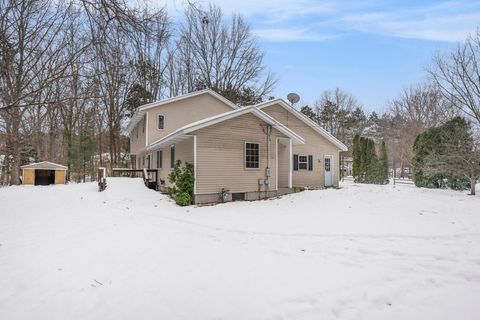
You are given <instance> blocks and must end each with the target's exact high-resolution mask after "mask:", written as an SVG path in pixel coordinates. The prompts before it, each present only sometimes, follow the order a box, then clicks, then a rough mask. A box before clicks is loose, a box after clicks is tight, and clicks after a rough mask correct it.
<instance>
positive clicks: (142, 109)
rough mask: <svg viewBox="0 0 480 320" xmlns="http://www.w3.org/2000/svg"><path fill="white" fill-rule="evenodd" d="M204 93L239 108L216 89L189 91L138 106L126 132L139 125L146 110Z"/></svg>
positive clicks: (233, 107)
mask: <svg viewBox="0 0 480 320" xmlns="http://www.w3.org/2000/svg"><path fill="white" fill-rule="evenodd" d="M202 94H209V95H211V96H212V97H214V98H216V99H218V100H220V101H222V102H223V103H225V104H226V105H227V106H229V107H231V108H232V109H238V106H237V105H236V104H234V103H233V102H231V101H230V100H228V99H226V98H225V97H223V96H222V95H220V94H218V93H216V92H215V91H213V90H211V89H205V90H200V91H195V92H190V93H187V94H184V95H179V96H176V97H172V98H168V99H164V100H161V101H155V102H152V103H147V104H144V105H142V106H140V107H138V108H137V110H135V113H134V114H133V116H132V118H131V119H130V122H129V123H128V125H127V127H126V128H125V131H124V133H125V134H128V133H129V132H131V131H132V130H133V128H135V126H136V125H137V123H138V122H139V120H141V119H142V117H143V116H144V115H145V114H146V113H147V111H146V110H149V109H151V108H155V107H159V106H162V105H164V104H168V103H172V102H175V101H179V100H183V99H188V98H192V97H195V96H199V95H202Z"/></svg>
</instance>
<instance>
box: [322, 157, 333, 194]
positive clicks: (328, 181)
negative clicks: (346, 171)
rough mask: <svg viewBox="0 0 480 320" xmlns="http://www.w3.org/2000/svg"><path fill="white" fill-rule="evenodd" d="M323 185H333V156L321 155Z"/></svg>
mask: <svg viewBox="0 0 480 320" xmlns="http://www.w3.org/2000/svg"><path fill="white" fill-rule="evenodd" d="M323 166H324V177H325V187H331V186H332V185H333V157H332V156H324V157H323Z"/></svg>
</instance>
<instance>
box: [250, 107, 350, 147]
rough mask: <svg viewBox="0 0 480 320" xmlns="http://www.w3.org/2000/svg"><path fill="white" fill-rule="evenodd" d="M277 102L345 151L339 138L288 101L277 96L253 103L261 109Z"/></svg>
mask: <svg viewBox="0 0 480 320" xmlns="http://www.w3.org/2000/svg"><path fill="white" fill-rule="evenodd" d="M277 103H278V104H279V105H280V106H282V107H283V108H284V109H285V110H287V111H289V112H290V113H292V114H293V115H294V116H296V117H297V118H298V119H300V120H302V121H303V122H305V123H306V124H307V125H308V126H309V127H311V128H312V129H313V130H315V131H317V132H318V133H319V134H321V135H322V136H324V137H325V138H326V139H327V140H329V141H330V142H332V143H333V144H335V145H336V146H337V147H338V148H339V149H340V150H342V151H347V150H348V148H347V146H346V145H345V144H343V143H342V142H341V141H340V140H338V139H337V138H335V137H334V136H333V135H332V134H330V133H329V132H328V131H326V130H325V129H323V128H322V127H321V126H319V125H318V124H317V123H315V122H314V121H313V120H312V119H310V118H309V117H307V116H306V115H304V114H303V113H301V112H300V111H298V110H296V109H295V108H293V107H292V106H290V105H289V104H288V103H286V102H285V100H283V99H280V98H277V99H274V100H270V101H266V102H261V103H259V104H257V105H255V106H256V107H257V108H258V109H260V110H261V109H263V108H266V107H268V106H271V105H274V104H277Z"/></svg>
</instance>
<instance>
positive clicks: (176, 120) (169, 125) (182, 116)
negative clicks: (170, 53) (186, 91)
mask: <svg viewBox="0 0 480 320" xmlns="http://www.w3.org/2000/svg"><path fill="white" fill-rule="evenodd" d="M232 110H233V109H232V107H230V106H228V105H227V104H225V103H224V102H222V101H220V100H218V99H216V98H215V97H213V96H211V95H210V94H202V95H199V96H194V97H191V98H187V99H184V100H179V101H175V102H172V103H168V104H165V105H161V106H158V107H156V108H152V109H148V110H147V113H148V125H147V126H148V144H150V143H152V142H155V141H157V140H158V139H160V138H162V137H164V136H166V135H167V134H169V133H172V132H173V131H175V130H177V129H179V128H181V127H183V126H185V125H187V124H190V123H192V122H195V121H199V120H202V119H205V118H208V117H211V116H214V115H217V114H220V113H224V112H228V111H232ZM158 115H163V116H164V117H165V118H164V129H163V130H160V129H158V123H157V121H158Z"/></svg>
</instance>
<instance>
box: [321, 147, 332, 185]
mask: <svg viewBox="0 0 480 320" xmlns="http://www.w3.org/2000/svg"><path fill="white" fill-rule="evenodd" d="M325 158H330V172H331V173H332V184H331V185H329V186H326V185H325ZM334 185H335V177H334V175H333V155H332V154H324V155H323V186H324V187H331V186H334Z"/></svg>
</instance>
